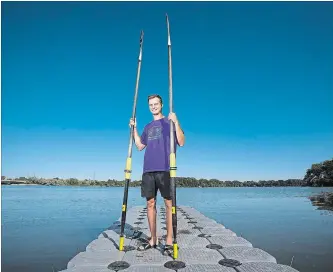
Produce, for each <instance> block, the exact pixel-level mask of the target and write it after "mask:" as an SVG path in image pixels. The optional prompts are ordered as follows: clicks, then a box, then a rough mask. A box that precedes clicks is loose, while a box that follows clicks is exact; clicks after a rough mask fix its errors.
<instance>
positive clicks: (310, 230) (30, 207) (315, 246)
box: [1, 185, 333, 272]
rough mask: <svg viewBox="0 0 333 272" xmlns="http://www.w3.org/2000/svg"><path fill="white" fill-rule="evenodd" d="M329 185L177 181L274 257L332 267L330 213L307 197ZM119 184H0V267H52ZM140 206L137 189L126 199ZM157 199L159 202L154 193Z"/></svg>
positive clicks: (93, 227) (86, 236) (101, 217)
mask: <svg viewBox="0 0 333 272" xmlns="http://www.w3.org/2000/svg"><path fill="white" fill-rule="evenodd" d="M323 190H324V191H332V192H333V188H324V189H323V188H177V204H178V205H187V206H192V207H194V208H196V209H197V210H199V211H200V212H202V213H203V214H205V215H206V216H208V217H211V218H213V219H215V220H216V221H218V222H219V223H223V224H224V225H225V226H226V228H230V229H231V230H232V231H234V232H236V234H237V235H239V236H240V235H242V237H244V238H245V239H247V240H249V241H250V242H251V243H252V244H253V246H254V247H258V248H261V249H263V250H265V251H267V252H268V253H270V254H271V255H273V256H274V257H275V258H276V259H277V261H278V262H279V263H282V264H287V265H290V262H291V259H292V257H293V256H294V261H293V267H294V268H296V269H297V270H299V271H302V272H318V271H320V272H326V271H327V272H332V271H333V213H332V212H327V211H322V210H318V209H317V208H316V207H314V206H312V204H311V202H310V201H309V200H308V199H307V196H309V195H311V194H312V193H318V192H320V191H323ZM122 197H123V188H112V187H108V188H107V187H104V188H101V187H66V186H63V187H47V186H13V185H11V186H2V206H1V211H2V222H1V223H2V224H1V227H2V233H1V235H2V236H1V240H2V245H1V247H2V248H1V249H2V252H1V254H2V256H1V257H2V258H1V261H2V271H4V272H12V271H25V272H30V271H31V272H32V271H33V272H39V271H43V272H45V271H46V272H47V271H50V272H53V271H59V270H62V269H65V268H66V265H67V263H68V261H69V260H70V259H71V258H72V257H74V256H75V255H76V254H77V253H78V252H80V251H84V250H85V247H86V246H87V244H89V243H90V242H91V241H92V240H93V239H96V238H97V236H98V235H99V234H100V233H101V232H102V231H103V230H105V229H106V228H107V227H108V226H110V225H111V224H112V223H113V222H114V221H115V220H117V219H118V218H119V216H120V214H121V213H120V212H121V205H122ZM134 205H145V202H144V200H143V199H142V198H141V197H140V189H139V188H130V189H129V201H128V206H129V207H131V206H134ZM158 205H163V202H162V200H161V197H160V195H159V197H158Z"/></svg>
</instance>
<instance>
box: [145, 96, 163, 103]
mask: <svg viewBox="0 0 333 272" xmlns="http://www.w3.org/2000/svg"><path fill="white" fill-rule="evenodd" d="M155 97H157V98H158V99H159V100H160V102H161V105H162V104H163V102H162V97H161V96H160V95H158V94H151V95H148V103H149V99H153V98H155Z"/></svg>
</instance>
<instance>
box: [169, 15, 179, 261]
mask: <svg viewBox="0 0 333 272" xmlns="http://www.w3.org/2000/svg"><path fill="white" fill-rule="evenodd" d="M166 22H167V28H168V55H169V62H168V64H169V106H170V112H173V103H172V101H173V99H172V63H171V39H170V26H169V18H168V14H166ZM176 170H177V167H176V155H175V145H174V129H173V122H172V121H170V183H171V198H172V231H173V258H174V259H177V258H178V245H177V209H176V180H175V178H176Z"/></svg>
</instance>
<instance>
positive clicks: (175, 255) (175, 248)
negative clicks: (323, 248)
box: [173, 244, 178, 259]
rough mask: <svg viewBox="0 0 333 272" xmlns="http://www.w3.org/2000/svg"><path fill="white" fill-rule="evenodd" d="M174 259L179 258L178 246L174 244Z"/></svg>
mask: <svg viewBox="0 0 333 272" xmlns="http://www.w3.org/2000/svg"><path fill="white" fill-rule="evenodd" d="M173 258H174V259H177V258H178V245H177V244H173Z"/></svg>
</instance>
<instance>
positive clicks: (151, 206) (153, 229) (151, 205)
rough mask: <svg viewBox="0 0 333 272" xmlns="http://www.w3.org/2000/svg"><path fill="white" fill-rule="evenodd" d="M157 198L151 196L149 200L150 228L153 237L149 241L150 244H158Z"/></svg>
mask: <svg viewBox="0 0 333 272" xmlns="http://www.w3.org/2000/svg"><path fill="white" fill-rule="evenodd" d="M155 205H156V200H155V198H151V199H149V200H147V216H148V223H149V229H150V233H151V239H150V241H149V243H150V245H152V246H153V245H156V243H157V239H156V206H155Z"/></svg>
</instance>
